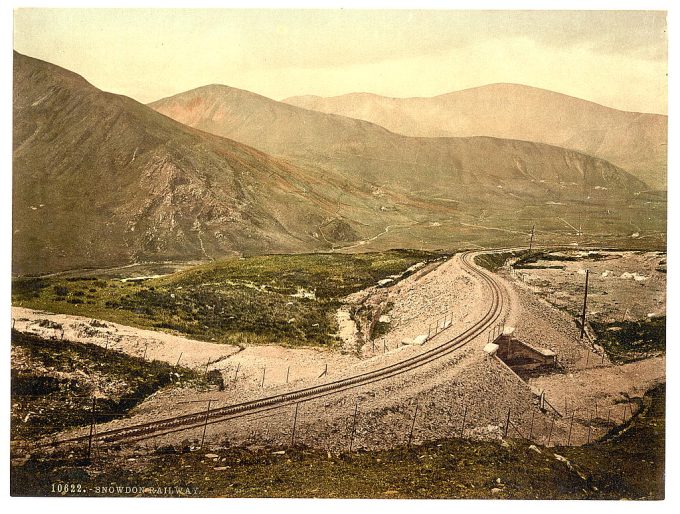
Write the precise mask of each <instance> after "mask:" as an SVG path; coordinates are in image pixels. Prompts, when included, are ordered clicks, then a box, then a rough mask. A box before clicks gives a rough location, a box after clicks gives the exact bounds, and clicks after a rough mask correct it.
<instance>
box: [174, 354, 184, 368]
mask: <svg viewBox="0 0 680 514" xmlns="http://www.w3.org/2000/svg"><path fill="white" fill-rule="evenodd" d="M183 353H184V352H179V357H178V358H177V364H175V366H179V361H180V360H181V359H182V354H183Z"/></svg>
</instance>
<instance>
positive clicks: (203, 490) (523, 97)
mask: <svg viewBox="0 0 680 514" xmlns="http://www.w3.org/2000/svg"><path fill="white" fill-rule="evenodd" d="M206 24H207V25H208V23H207V21H206ZM279 28H280V27H279ZM277 30H278V29H277ZM282 30H283V29H282ZM279 35H280V34H279ZM282 41H283V38H282ZM188 44H189V43H187V45H188ZM160 46H162V45H160ZM265 46H266V45H265ZM146 50H148V51H151V49H150V48H147V49H146ZM199 55H202V53H200V52H199V53H198V54H196V58H197V61H198V60H200V59H198V57H199ZM216 59H217V57H216ZM55 62H56V61H55ZM59 62H61V61H59ZM168 62H170V61H168ZM172 62H173V66H174V61H172ZM178 62H179V61H178ZM249 66H251V65H250V64H249V65H248V66H246V68H248V67H249ZM252 66H255V65H254V64H253V65H252ZM83 69H85V70H87V68H86V67H85V68H83ZM174 72H176V73H177V76H178V77H180V76H181V74H182V73H186V74H193V73H196V72H197V70H195V69H193V67H192V66H189V67H188V68H187V69H186V70H179V69H178V70H175V71H174ZM297 72H299V73H301V74H302V72H301V71H300V70H297ZM13 73H14V87H13V146H12V152H13V167H12V223H11V230H12V262H11V268H12V269H11V275H12V277H11V331H8V332H9V334H10V347H11V357H10V358H11V433H10V468H11V477H12V478H11V487H12V494H13V495H15V496H25V495H39V496H56V495H64V496H66V495H68V496H136V497H141V496H206V497H210V496H220V497H250V496H254V497H270V496H271V497H291V496H292V497H295V496H298V497H299V496H305V497H352V498H433V497H438V498H439V497H442V498H508V499H509V498H515V499H519V498H524V499H552V498H560V499H622V498H630V499H661V498H663V497H664V494H665V492H664V480H665V479H664V469H665V460H664V459H665V457H664V448H665V394H666V393H665V382H666V366H667V364H666V300H667V299H666V294H667V293H666V285H667V284H666V279H667V253H666V252H667V248H666V245H667V191H666V176H667V164H666V148H667V123H668V120H667V116H665V115H661V114H647V113H639V112H633V111H625V110H620V109H614V108H610V107H606V106H603V105H599V104H596V103H593V102H589V101H586V100H583V99H580V98H575V97H572V96H568V95H563V94H560V93H556V92H553V91H548V90H545V89H540V88H536V87H530V86H525V85H520V84H510V83H500V84H488V85H485V86H480V87H475V88H469V89H464V90H459V91H452V92H450V93H447V94H444V95H439V96H434V97H405V98H396V97H388V96H380V95H374V94H367V93H348V94H345V95H341V96H316V95H303V96H289V97H287V98H286V99H284V100H282V101H276V100H274V99H272V98H269V97H267V96H263V95H260V94H257V93H254V92H252V91H249V90H246V89H241V88H238V87H231V86H229V85H225V84H221V83H219V82H213V78H220V77H221V79H224V75H219V74H217V75H214V76H212V75H210V74H206V75H200V74H198V75H197V76H199V77H201V78H200V80H203V79H205V81H204V82H198V84H201V83H203V84H207V85H203V86H199V87H194V85H196V82H195V80H196V79H193V78H192V79H191V81H187V80H184V81H182V80H179V79H178V80H177V83H176V84H175V83H174V81H173V84H171V87H165V88H158V89H157V91H166V93H162V94H161V93H158V94H157V96H152V97H151V98H159V99H157V100H155V101H151V102H149V101H148V100H149V96H147V97H146V99H145V102H140V101H137V100H135V99H133V98H132V97H130V96H124V95H122V94H116V93H115V92H109V91H108V90H107V89H106V87H103V86H102V87H98V86H95V85H94V84H95V83H96V84H98V85H100V84H102V85H104V84H107V83H108V82H107V81H106V80H103V78H102V75H99V76H96V75H94V76H93V77H91V78H92V80H93V82H92V83H91V82H89V81H88V80H90V77H89V74H88V77H87V78H86V77H85V76H81V75H79V74H77V73H76V72H75V68H74V71H71V70H70V69H67V68H65V67H61V66H58V65H57V64H52V63H51V62H47V61H45V60H41V59H38V58H34V57H30V56H29V55H24V54H23V53H20V52H18V51H15V52H14V54H13ZM303 75H304V74H302V75H301V76H303ZM233 78H234V83H235V84H242V83H243V82H240V81H239V79H240V78H241V77H240V76H235V77H233ZM142 79H143V74H139V76H138V77H135V78H134V80H133V79H132V78H130V80H132V81H133V82H135V81H137V82H139V84H142V83H143V80H142ZM137 82H135V83H137ZM187 84H189V85H187ZM180 85H182V86H181V87H180ZM189 87H191V88H193V89H186V88H189ZM185 89H186V90H185ZM167 91H172V92H173V93H174V94H171V95H170V96H164V97H163V98H160V97H161V96H163V95H167V94H169V93H167ZM177 91H181V92H177ZM301 92H304V91H303V90H302V91H301ZM280 97H282V96H279V97H277V98H280ZM586 277H588V279H587V280H589V282H586V283H584V281H585V280H586ZM586 284H588V285H586ZM582 325H583V326H582ZM169 477H174V479H175V481H174V482H173V485H172V487H168V486H169V482H168V481H169ZM178 477H180V478H178ZM67 482H68V484H69V485H68V487H66V489H65V490H64V488H63V487H62V486H63V485H64V484H66V483H67ZM76 484H77V485H76ZM60 487H61V489H60ZM74 487H75V488H76V490H74ZM159 491H160V492H159Z"/></svg>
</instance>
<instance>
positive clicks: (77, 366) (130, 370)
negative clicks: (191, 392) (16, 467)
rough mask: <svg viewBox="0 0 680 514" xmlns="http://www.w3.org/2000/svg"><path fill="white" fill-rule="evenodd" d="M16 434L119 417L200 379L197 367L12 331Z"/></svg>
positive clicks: (33, 434)
mask: <svg viewBox="0 0 680 514" xmlns="http://www.w3.org/2000/svg"><path fill="white" fill-rule="evenodd" d="M12 347H13V349H14V350H15V351H17V350H19V352H18V353H19V354H20V357H18V358H17V360H18V361H21V362H13V363H12V374H11V376H12V380H11V391H12V423H11V435H12V439H15V438H19V439H26V438H29V439H30V438H35V437H39V436H43V435H47V434H49V433H53V432H58V431H61V430H64V429H67V428H72V427H77V426H82V425H86V424H89V423H90V421H91V419H92V396H93V395H95V394H96V395H97V396H98V399H97V403H96V412H97V414H96V415H95V419H96V420H97V421H98V422H102V421H110V420H111V419H113V418H116V417H121V416H123V415H125V413H126V412H127V411H128V410H130V409H131V408H132V407H134V406H135V405H137V404H138V403H140V402H141V401H142V400H143V399H144V398H146V397H147V396H149V395H150V394H152V393H154V392H155V391H157V390H159V389H161V388H163V387H166V386H169V385H179V384H182V383H186V382H188V381H192V382H195V383H200V382H201V379H200V378H199V377H198V375H196V373H195V372H194V371H191V370H189V369H186V368H182V367H176V366H171V365H169V364H166V363H163V362H159V361H146V360H143V359H141V358H138V357H131V356H128V355H125V354H123V353H119V352H116V351H113V350H106V349H104V348H101V347H99V346H96V345H91V344H83V343H77V342H72V341H60V340H48V339H42V338H40V337H37V336H34V335H29V334H22V333H20V332H17V331H14V330H13V331H12Z"/></svg>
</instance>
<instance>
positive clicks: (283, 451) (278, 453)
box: [272, 450, 286, 455]
mask: <svg viewBox="0 0 680 514" xmlns="http://www.w3.org/2000/svg"><path fill="white" fill-rule="evenodd" d="M285 454H286V452H285V450H279V451H277V452H272V455H285Z"/></svg>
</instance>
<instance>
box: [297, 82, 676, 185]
mask: <svg viewBox="0 0 680 514" xmlns="http://www.w3.org/2000/svg"><path fill="white" fill-rule="evenodd" d="M284 102H285V103H289V104H291V105H295V106H298V107H304V108H307V109H313V110H316V111H320V112H324V113H334V114H341V115H344V116H349V117H351V118H357V119H360V120H366V121H370V122H373V123H376V124H378V125H381V126H383V127H386V128H388V129H389V130H391V131H393V132H397V133H399V134H405V135H409V136H431V137H442V136H448V137H468V136H493V137H500V138H508V139H521V140H525V141H536V142H542V143H548V144H552V145H557V146H561V147H564V148H570V149H573V150H577V151H579V152H583V153H586V154H589V155H593V156H595V157H600V158H603V159H605V160H608V161H610V162H612V163H613V164H615V165H617V166H620V167H622V168H624V169H626V170H627V171H630V172H631V173H633V174H634V175H636V176H637V177H638V178H640V179H642V180H643V181H644V182H646V183H648V184H649V185H650V186H651V187H653V188H659V189H665V187H666V146H667V139H668V131H667V125H668V117H667V116H662V115H658V114H643V113H637V112H626V111H620V110H616V109H611V108H608V107H604V106H602V105H599V104H596V103H593V102H588V101H585V100H581V99H579V98H574V97H571V96H567V95H562V94H559V93H555V92H552V91H546V90H544V89H538V88H533V87H529V86H523V85H518V84H492V85H488V86H483V87H477V88H472V89H466V90H463V91H456V92H453V93H448V94H445V95H440V96H435V97H432V98H388V97H384V96H379V95H374V94H368V93H350V94H347V95H342V96H336V97H330V98H324V97H319V96H298V97H291V98H287V99H286V100H284Z"/></svg>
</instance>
